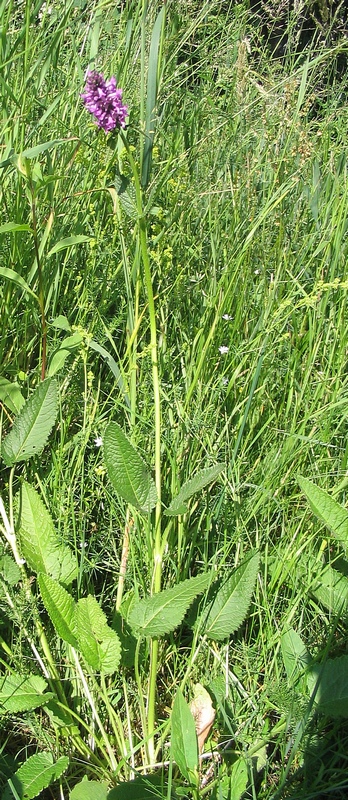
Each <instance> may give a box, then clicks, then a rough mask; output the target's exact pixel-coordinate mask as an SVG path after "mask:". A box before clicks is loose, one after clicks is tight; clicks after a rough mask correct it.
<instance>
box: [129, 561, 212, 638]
mask: <svg viewBox="0 0 348 800" xmlns="http://www.w3.org/2000/svg"><path fill="white" fill-rule="evenodd" d="M210 580H211V578H210V575H209V574H204V575H196V577H195V578H188V579H187V580H186V581H182V583H179V584H178V585H177V586H174V587H173V588H171V589H164V590H163V591H162V592H158V594H155V595H153V596H152V597H146V598H145V599H144V600H140V601H139V602H138V603H135V605H134V606H133V608H132V609H131V611H130V613H129V617H128V620H127V621H128V622H129V624H130V626H131V628H132V629H133V630H134V631H135V632H138V633H140V634H141V635H142V636H164V634H166V633H170V632H171V631H173V630H174V629H175V628H177V626H178V625H180V623H181V622H182V620H183V618H184V616H185V614H186V611H187V609H188V608H189V606H190V605H191V603H192V602H193V600H194V599H195V597H197V595H198V594H200V593H201V592H203V591H204V590H205V589H206V588H207V586H208V585H209V583H210Z"/></svg>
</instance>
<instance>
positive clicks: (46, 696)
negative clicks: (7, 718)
mask: <svg viewBox="0 0 348 800" xmlns="http://www.w3.org/2000/svg"><path fill="white" fill-rule="evenodd" d="M46 689H47V683H46V681H45V680H44V679H43V678H41V676H40V675H26V676H23V675H16V674H14V675H6V677H5V678H1V679H0V714H4V713H5V712H6V711H7V712H9V713H10V714H18V713H19V712H21V711H31V710H32V709H33V708H39V707H40V706H43V705H45V703H48V701H49V700H50V699H51V698H52V697H53V694H52V693H51V692H46V691H45V690H46Z"/></svg>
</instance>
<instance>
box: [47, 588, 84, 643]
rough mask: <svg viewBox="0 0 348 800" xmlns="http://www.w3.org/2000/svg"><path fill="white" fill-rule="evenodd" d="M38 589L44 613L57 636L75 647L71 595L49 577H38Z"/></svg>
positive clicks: (73, 607) (73, 608)
mask: <svg viewBox="0 0 348 800" xmlns="http://www.w3.org/2000/svg"><path fill="white" fill-rule="evenodd" d="M39 587H40V592H41V597H42V600H43V603H44V606H45V608H46V611H47V613H48V615H49V617H50V618H51V620H52V622H53V625H54V627H55V629H56V631H57V633H58V636H60V637H61V639H63V641H64V642H68V643H69V644H71V645H72V646H73V647H77V638H76V621H75V601H74V599H73V597H71V594H69V592H67V591H66V589H64V588H63V586H61V585H60V583H58V581H55V580H53V578H50V577H49V575H43V574H40V575H39Z"/></svg>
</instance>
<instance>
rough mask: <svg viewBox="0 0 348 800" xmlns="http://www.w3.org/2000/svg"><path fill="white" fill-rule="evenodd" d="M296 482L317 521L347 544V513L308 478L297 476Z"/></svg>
mask: <svg viewBox="0 0 348 800" xmlns="http://www.w3.org/2000/svg"><path fill="white" fill-rule="evenodd" d="M298 482H299V484H300V487H301V489H302V491H303V492H304V494H305V495H306V497H307V500H308V502H309V505H310V507H311V509H312V511H313V514H315V516H316V517H318V519H320V520H321V521H322V522H324V524H325V525H327V527H328V528H329V529H330V530H331V532H332V533H333V535H334V536H335V537H336V539H338V541H340V542H344V544H346V545H347V544H348V511H347V510H346V509H345V508H343V506H340V505H339V503H336V500H334V499H333V498H332V497H330V495H329V494H328V493H327V492H325V491H324V489H320V488H319V486H316V485H315V484H314V483H312V481H309V480H308V478H303V477H301V476H299V478H298Z"/></svg>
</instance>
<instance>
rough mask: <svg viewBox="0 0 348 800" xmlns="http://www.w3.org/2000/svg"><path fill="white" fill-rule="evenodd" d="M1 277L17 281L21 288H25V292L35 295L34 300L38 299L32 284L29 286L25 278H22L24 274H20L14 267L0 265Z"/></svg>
mask: <svg viewBox="0 0 348 800" xmlns="http://www.w3.org/2000/svg"><path fill="white" fill-rule="evenodd" d="M0 278H5V279H6V280H8V281H11V283H15V284H16V285H17V286H19V288H20V289H23V291H24V292H26V293H27V294H29V295H30V297H33V298H34V300H37V296H36V294H35V292H33V291H32V289H31V288H30V286H28V284H27V282H26V281H25V280H24V278H22V276H21V275H19V274H18V272H16V271H15V270H14V269H11V267H0Z"/></svg>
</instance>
